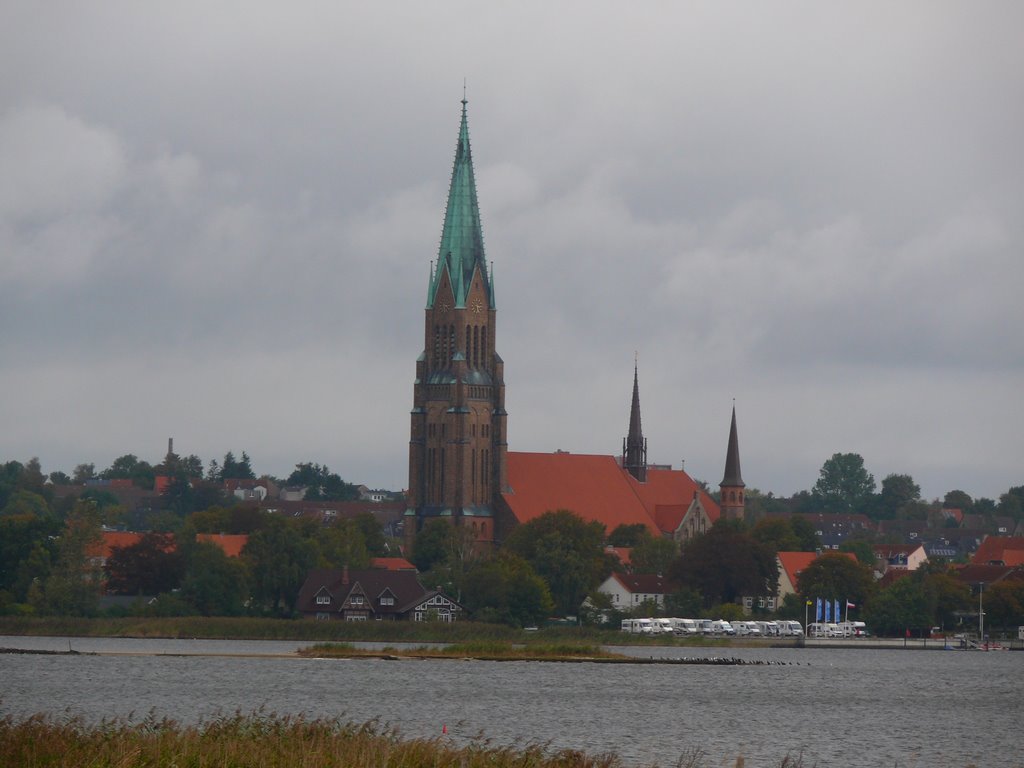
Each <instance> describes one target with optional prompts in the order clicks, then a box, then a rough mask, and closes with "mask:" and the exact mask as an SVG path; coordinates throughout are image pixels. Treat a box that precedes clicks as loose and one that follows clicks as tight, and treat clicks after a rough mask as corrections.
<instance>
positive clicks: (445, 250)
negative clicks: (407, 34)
mask: <svg viewBox="0 0 1024 768" xmlns="http://www.w3.org/2000/svg"><path fill="white" fill-rule="evenodd" d="M477 270H479V271H480V277H481V278H482V280H483V284H484V288H485V289H486V291H487V297H488V301H489V303H490V308H491V309H493V308H494V293H493V291H492V290H491V282H490V278H489V277H488V275H487V260H486V258H485V256H484V235H483V228H482V227H481V226H480V207H479V205H478V204H477V199H476V179H475V178H474V175H473V154H472V152H471V151H470V147H469V124H468V122H467V120H466V100H465V99H463V100H462V122H461V124H460V125H459V139H458V142H457V143H456V145H455V163H454V165H453V167H452V180H451V185H450V186H449V188H448V206H447V208H446V209H445V212H444V229H443V230H442V231H441V245H440V248H439V249H438V253H437V268H436V269H435V270H434V274H433V275H432V276H431V281H430V290H429V293H428V295H427V307H428V308H430V307H432V306H434V300H435V299H436V298H437V289H438V287H439V286H440V285H441V282H442V278H443V276H444V275H445V274H447V275H448V280H449V281H450V283H451V287H452V293H453V294H454V296H455V306H456V307H465V306H466V297H467V296H468V294H469V286H470V284H471V283H472V282H473V274H474V273H475V272H476V271H477Z"/></svg>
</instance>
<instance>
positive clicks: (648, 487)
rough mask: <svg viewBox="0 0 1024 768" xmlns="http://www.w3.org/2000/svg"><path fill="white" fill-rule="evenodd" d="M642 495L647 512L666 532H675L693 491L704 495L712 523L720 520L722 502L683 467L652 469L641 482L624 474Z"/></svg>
mask: <svg viewBox="0 0 1024 768" xmlns="http://www.w3.org/2000/svg"><path fill="white" fill-rule="evenodd" d="M623 474H625V476H626V480H627V481H628V482H629V484H630V485H631V486H632V487H633V491H634V492H635V493H636V495H637V496H638V497H639V498H640V501H641V502H642V503H643V505H644V508H645V509H646V510H647V514H648V515H649V516H650V518H651V519H652V520H654V521H655V522H656V523H657V524H658V527H659V528H661V530H663V531H674V530H675V529H676V528H678V527H679V523H680V522H682V520H683V515H685V514H686V510H688V509H689V508H690V504H691V503H692V502H693V494H694V493H695V492H696V493H698V494H700V503H701V504H702V505H703V506H704V509H705V510H706V511H707V513H708V517H709V518H710V519H711V522H712V523H714V522H715V521H716V520H718V516H719V509H718V504H716V503H715V500H714V499H712V498H711V497H710V496H709V495H708V494H706V493H704V491H702V490H701V488H700V486H699V485H697V483H696V481H695V480H694V479H693V478H692V477H690V476H689V475H688V474H686V472H684V471H683V470H681V469H648V470H647V482H645V483H641V482H639V481H638V480H637V479H636V478H635V477H633V476H632V475H630V474H629V473H623Z"/></svg>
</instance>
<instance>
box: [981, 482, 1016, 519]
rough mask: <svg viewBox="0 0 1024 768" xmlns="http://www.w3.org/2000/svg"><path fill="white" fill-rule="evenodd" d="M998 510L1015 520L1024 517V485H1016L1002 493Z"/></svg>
mask: <svg viewBox="0 0 1024 768" xmlns="http://www.w3.org/2000/svg"><path fill="white" fill-rule="evenodd" d="M976 511H977V510H976ZM996 511H997V512H998V513H999V514H1000V515H1003V516H1005V517H1010V518H1013V519H1014V520H1020V519H1021V518H1024V485H1017V486H1014V487H1012V488H1010V490H1008V491H1007V492H1006V493H1004V494H1003V495H1001V496H1000V497H999V506H998V507H997V509H996Z"/></svg>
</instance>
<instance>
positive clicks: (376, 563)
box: [370, 557, 416, 571]
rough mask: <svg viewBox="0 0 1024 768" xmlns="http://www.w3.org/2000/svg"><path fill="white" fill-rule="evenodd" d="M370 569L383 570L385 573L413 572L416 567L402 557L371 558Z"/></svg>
mask: <svg viewBox="0 0 1024 768" xmlns="http://www.w3.org/2000/svg"><path fill="white" fill-rule="evenodd" d="M370 567H371V568H383V569H384V570H385V571H415V570H416V566H415V565H413V564H412V563H410V562H409V561H408V560H406V559H405V558H404V557H371V558H370Z"/></svg>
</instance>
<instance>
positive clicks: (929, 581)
mask: <svg viewBox="0 0 1024 768" xmlns="http://www.w3.org/2000/svg"><path fill="white" fill-rule="evenodd" d="M920 574H921V575H920V578H921V580H922V582H923V586H924V592H925V594H926V596H927V598H928V605H929V606H931V607H932V611H933V613H932V624H933V625H935V626H939V627H942V628H949V627H955V626H956V624H957V614H958V613H961V612H963V611H968V610H970V609H971V588H970V587H969V586H968V585H967V584H964V583H963V582H962V581H960V580H959V579H957V578H956V577H955V576H954V575H953V574H952V573H950V572H947V571H945V570H930V569H929V568H927V567H925V568H924V569H921V570H920Z"/></svg>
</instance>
